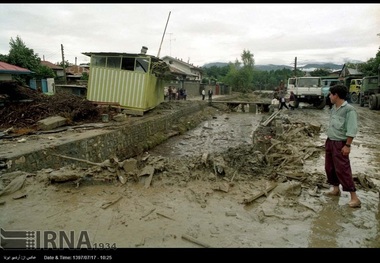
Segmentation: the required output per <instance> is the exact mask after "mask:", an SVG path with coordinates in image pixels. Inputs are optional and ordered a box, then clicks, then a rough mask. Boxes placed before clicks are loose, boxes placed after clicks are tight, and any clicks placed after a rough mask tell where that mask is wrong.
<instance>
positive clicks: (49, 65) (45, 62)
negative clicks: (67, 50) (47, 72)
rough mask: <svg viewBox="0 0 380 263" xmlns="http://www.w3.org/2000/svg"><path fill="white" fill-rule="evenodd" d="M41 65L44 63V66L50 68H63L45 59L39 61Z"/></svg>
mask: <svg viewBox="0 0 380 263" xmlns="http://www.w3.org/2000/svg"><path fill="white" fill-rule="evenodd" d="M41 65H44V66H46V67H49V68H51V69H62V70H63V68H62V67H61V66H58V65H55V64H53V63H51V62H50V61H46V60H43V61H41Z"/></svg>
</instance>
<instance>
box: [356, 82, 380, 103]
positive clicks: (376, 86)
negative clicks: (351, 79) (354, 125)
mask: <svg viewBox="0 0 380 263" xmlns="http://www.w3.org/2000/svg"><path fill="white" fill-rule="evenodd" d="M379 94H380V83H379V76H368V77H364V78H363V81H362V87H361V90H360V96H359V97H360V100H359V101H360V102H359V104H360V106H361V107H364V106H365V105H366V104H368V106H369V108H370V109H371V110H375V109H378V108H380V97H379Z"/></svg>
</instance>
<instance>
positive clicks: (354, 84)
mask: <svg viewBox="0 0 380 263" xmlns="http://www.w3.org/2000/svg"><path fill="white" fill-rule="evenodd" d="M361 87H362V79H351V81H350V86H349V89H348V92H349V93H350V94H349V95H350V99H351V102H352V103H359V96H360V88H361Z"/></svg>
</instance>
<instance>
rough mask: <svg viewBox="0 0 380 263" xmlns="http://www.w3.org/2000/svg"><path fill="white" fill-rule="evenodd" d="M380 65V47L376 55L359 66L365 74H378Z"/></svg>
mask: <svg viewBox="0 0 380 263" xmlns="http://www.w3.org/2000/svg"><path fill="white" fill-rule="evenodd" d="M379 66H380V48H379V50H378V51H377V53H376V57H374V58H370V59H369V60H368V61H367V62H366V63H362V64H360V65H359V66H358V68H359V70H360V72H362V73H363V74H364V76H374V75H378V68H379Z"/></svg>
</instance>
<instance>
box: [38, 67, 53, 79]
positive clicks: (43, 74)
mask: <svg viewBox="0 0 380 263" xmlns="http://www.w3.org/2000/svg"><path fill="white" fill-rule="evenodd" d="M55 77H57V76H56V74H55V72H54V70H52V69H51V68H49V67H47V66H44V65H39V67H38V68H37V69H36V70H35V78H36V79H46V78H55Z"/></svg>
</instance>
